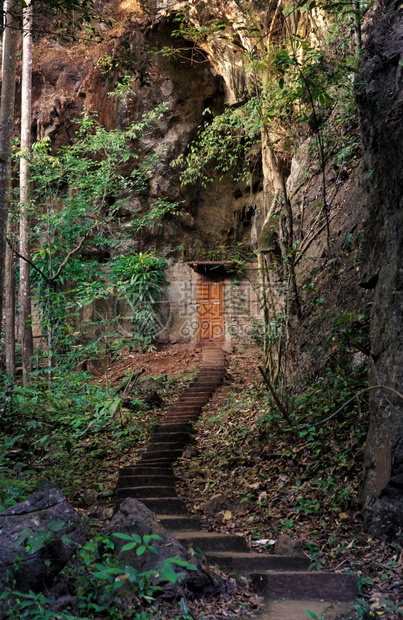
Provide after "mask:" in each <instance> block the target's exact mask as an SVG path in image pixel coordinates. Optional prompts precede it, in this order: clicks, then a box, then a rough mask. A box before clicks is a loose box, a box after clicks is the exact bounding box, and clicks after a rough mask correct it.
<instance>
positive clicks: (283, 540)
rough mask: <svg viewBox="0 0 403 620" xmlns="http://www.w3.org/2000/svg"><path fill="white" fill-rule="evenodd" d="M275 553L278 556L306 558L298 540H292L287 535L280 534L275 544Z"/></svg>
mask: <svg viewBox="0 0 403 620" xmlns="http://www.w3.org/2000/svg"><path fill="white" fill-rule="evenodd" d="M274 549H275V552H276V553H277V554H278V555H292V556H299V557H302V556H304V555H305V554H304V552H303V550H302V547H301V543H300V542H299V540H297V539H296V538H291V536H287V534H280V536H279V537H278V539H277V541H276V544H275V547H274Z"/></svg>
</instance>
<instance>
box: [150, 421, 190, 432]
mask: <svg viewBox="0 0 403 620" xmlns="http://www.w3.org/2000/svg"><path fill="white" fill-rule="evenodd" d="M192 430H193V425H192V424H186V423H180V424H170V423H168V422H166V421H165V418H164V420H162V421H161V422H160V424H158V426H157V429H156V432H158V433H160V432H161V433H191V432H192Z"/></svg>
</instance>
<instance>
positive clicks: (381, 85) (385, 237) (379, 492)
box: [357, 3, 403, 538]
mask: <svg viewBox="0 0 403 620" xmlns="http://www.w3.org/2000/svg"><path fill="white" fill-rule="evenodd" d="M402 29H403V14H402V11H401V9H400V7H399V6H398V5H383V4H382V3H380V4H377V5H376V9H375V13H374V16H373V19H372V25H371V27H370V29H369V32H368V35H367V38H366V45H365V49H364V54H363V58H362V62H361V71H360V74H359V75H358V76H357V84H359V85H360V87H359V91H360V93H359V95H358V104H359V109H360V119H361V129H362V136H363V144H364V161H365V163H366V166H367V169H368V170H369V171H371V186H370V188H369V192H370V193H369V195H368V202H369V218H368V220H367V222H366V228H365V236H364V245H363V253H362V265H361V286H362V287H364V288H365V289H373V305H372V308H371V318H370V336H371V356H370V365H369V377H368V379H369V385H370V386H375V385H383V386H388V387H391V388H394V389H395V390H397V391H400V392H401V391H402V390H401V386H402V385H403V330H402V318H403V295H402V291H403V225H402V224H403V217H402V214H403V167H402V165H401V158H402V150H403V123H402V118H403V105H402V102H403V82H402V79H401V70H402V68H401V66H400V62H399V59H400V58H401V53H402ZM361 86H362V88H361ZM370 411H371V416H370V426H369V431H368V436H367V440H366V450H365V472H364V481H363V487H362V495H363V517H364V525H365V527H366V528H367V529H368V530H369V531H370V532H371V534H372V535H374V536H382V537H384V536H386V537H388V538H394V537H398V536H399V535H400V532H401V531H402V528H403V486H402V485H399V481H398V479H396V476H398V474H399V468H400V467H401V466H403V401H402V399H401V398H399V397H398V396H397V395H396V394H394V393H392V392H390V391H388V390H385V389H382V390H375V391H373V392H371V393H370Z"/></svg>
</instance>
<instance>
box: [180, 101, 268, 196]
mask: <svg viewBox="0 0 403 620" xmlns="http://www.w3.org/2000/svg"><path fill="white" fill-rule="evenodd" d="M204 113H205V114H211V112H210V110H208V109H206V110H205V112H204ZM261 127H262V123H261V118H260V108H259V101H258V100H257V99H256V98H252V99H250V100H249V101H247V102H246V103H245V104H244V105H242V106H240V107H237V108H231V107H227V108H226V110H225V111H224V112H223V113H222V114H220V115H218V116H216V117H214V118H213V119H212V120H208V121H206V122H205V123H204V125H203V126H202V127H201V128H200V130H199V133H198V138H197V139H196V140H195V141H194V142H193V143H192V144H191V145H190V147H189V151H188V153H187V155H185V156H183V155H180V156H179V157H178V158H177V159H176V160H175V162H173V164H172V165H173V166H174V167H178V168H181V169H182V172H181V176H180V179H181V183H182V184H183V185H187V184H189V183H195V182H196V181H201V182H202V183H203V185H205V184H206V183H207V182H209V181H212V180H213V177H214V176H215V175H216V174H217V173H218V177H219V178H222V176H223V175H224V174H226V173H227V172H232V173H233V175H234V178H235V179H241V178H246V175H247V173H248V172H249V170H250V168H251V167H252V166H253V163H254V158H255V156H254V154H253V152H252V151H251V149H252V146H253V145H254V144H256V143H257V142H259V140H260V130H261Z"/></svg>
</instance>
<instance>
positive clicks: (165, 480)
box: [117, 471, 175, 489]
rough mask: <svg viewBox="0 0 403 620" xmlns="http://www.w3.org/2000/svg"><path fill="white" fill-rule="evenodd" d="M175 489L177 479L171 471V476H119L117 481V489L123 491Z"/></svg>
mask: <svg viewBox="0 0 403 620" xmlns="http://www.w3.org/2000/svg"><path fill="white" fill-rule="evenodd" d="M160 486H167V487H174V486H175V478H174V476H173V472H172V471H171V475H170V476H159V475H154V476H152V475H151V476H150V475H149V473H148V474H146V475H141V474H139V475H138V476H137V475H134V476H119V478H118V481H117V488H118V489H123V488H124V487H160Z"/></svg>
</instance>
